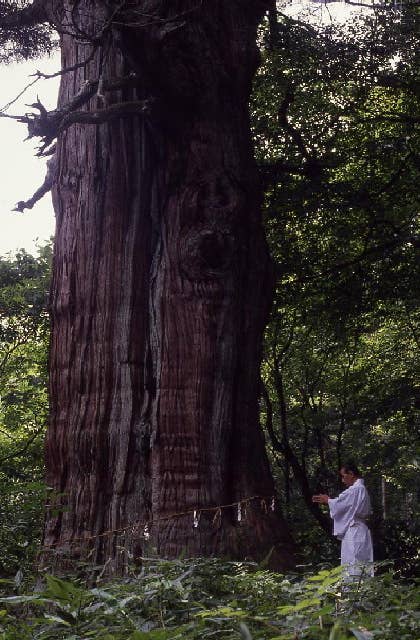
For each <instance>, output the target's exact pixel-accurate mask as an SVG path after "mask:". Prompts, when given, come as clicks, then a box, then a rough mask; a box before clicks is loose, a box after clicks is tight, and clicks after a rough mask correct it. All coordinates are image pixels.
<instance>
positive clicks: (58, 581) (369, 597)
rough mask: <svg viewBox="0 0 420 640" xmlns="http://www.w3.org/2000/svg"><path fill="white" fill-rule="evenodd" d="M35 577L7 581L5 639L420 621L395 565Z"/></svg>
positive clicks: (334, 628) (174, 564)
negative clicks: (373, 571)
mask: <svg viewBox="0 0 420 640" xmlns="http://www.w3.org/2000/svg"><path fill="white" fill-rule="evenodd" d="M33 580H34V583H33V585H32V586H30V585H29V584H28V583H27V584H26V586H25V587H24V588H23V586H22V584H23V583H24V582H25V581H23V583H22V576H19V577H18V579H17V580H15V582H10V581H7V580H2V581H1V583H0V587H1V589H2V592H3V595H2V597H1V598H0V639H1V640H52V639H54V640H91V639H96V638H97V639H98V640H99V639H101V640H147V639H148V640H169V639H171V640H176V639H181V638H182V639H185V640H198V639H200V640H201V639H203V640H205V639H210V638H211V639H213V638H216V639H217V638H221V639H223V640H234V639H241V638H242V639H243V640H257V639H261V640H262V639H267V640H300V639H302V640H303V639H308V640H324V639H325V640H347V639H353V640H354V638H356V640H374V639H378V640H388V639H389V640H391V639H392V640H394V639H396V638H398V640H405V639H407V640H408V639H410V640H411V639H413V638H415V637H417V636H416V631H417V632H418V630H419V613H418V603H419V589H418V585H416V583H415V582H400V581H398V580H397V579H396V577H395V576H394V575H393V573H392V572H388V573H385V574H383V575H381V576H379V577H375V578H366V579H363V580H360V581H358V582H354V583H352V584H350V585H348V584H347V585H345V584H344V586H343V583H342V579H341V571H340V569H339V568H335V569H323V570H320V571H318V572H317V573H314V572H306V573H305V574H304V575H287V576H286V575H281V574H277V573H273V572H270V571H268V570H265V569H262V568H260V567H258V566H257V565H254V564H251V563H237V562H236V563H232V562H223V561H220V560H214V559H194V560H179V561H158V560H145V561H144V564H143V568H142V569H141V571H140V572H139V573H138V574H137V575H133V576H131V577H130V578H126V579H120V580H116V581H112V582H102V581H101V580H97V581H95V583H94V584H92V582H90V583H88V582H87V581H83V580H81V579H80V578H67V579H65V580H64V579H63V578H60V577H57V576H54V575H45V576H42V577H38V579H37V580H36V581H35V579H33ZM11 592H14V595H11Z"/></svg>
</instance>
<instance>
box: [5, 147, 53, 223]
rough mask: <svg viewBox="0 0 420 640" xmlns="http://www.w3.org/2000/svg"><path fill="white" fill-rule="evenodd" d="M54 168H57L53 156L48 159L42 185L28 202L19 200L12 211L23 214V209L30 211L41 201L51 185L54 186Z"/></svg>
mask: <svg viewBox="0 0 420 640" xmlns="http://www.w3.org/2000/svg"><path fill="white" fill-rule="evenodd" d="M56 168H57V161H56V157H55V155H54V156H53V157H52V158H50V159H49V160H48V162H47V173H46V176H45V180H44V182H43V183H42V185H41V186H40V187H39V189H37V190H36V191H35V193H34V195H33V196H32V198H29V200H26V202H25V201H23V200H20V202H18V203H17V205H16V207H15V208H14V209H13V211H20V212H21V213H23V211H24V210H25V209H32V207H33V206H34V205H35V204H36V203H37V202H38V201H39V200H41V198H42V197H43V196H44V195H45V194H46V193H48V192H49V191H50V190H51V188H52V186H53V184H54V180H55V176H56Z"/></svg>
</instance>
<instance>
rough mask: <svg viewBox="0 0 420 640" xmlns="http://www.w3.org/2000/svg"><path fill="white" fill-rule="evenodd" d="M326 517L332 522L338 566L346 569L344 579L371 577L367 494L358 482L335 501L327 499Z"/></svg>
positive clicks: (371, 559)
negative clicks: (347, 577)
mask: <svg viewBox="0 0 420 640" xmlns="http://www.w3.org/2000/svg"><path fill="white" fill-rule="evenodd" d="M328 506H329V508H330V516H331V518H333V520H334V532H333V533H334V535H335V536H337V538H338V539H339V540H341V564H342V565H346V566H347V573H348V575H350V576H352V575H360V574H361V573H364V574H367V575H373V569H372V567H366V566H364V565H366V564H367V563H370V562H373V548H372V538H371V535H370V531H369V529H368V527H367V526H366V522H365V520H366V519H367V518H368V517H369V516H370V514H371V513H372V508H371V505H370V498H369V494H368V492H367V491H366V488H365V485H364V482H363V480H362V479H361V478H358V479H357V480H356V482H355V483H354V484H353V485H351V487H348V489H346V490H345V491H343V493H340V495H339V496H338V498H329V500H328Z"/></svg>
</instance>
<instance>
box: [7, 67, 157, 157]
mask: <svg viewBox="0 0 420 640" xmlns="http://www.w3.org/2000/svg"><path fill="white" fill-rule="evenodd" d="M137 84H138V79H137V77H136V76H135V75H134V74H132V75H130V76H127V77H125V78H118V79H116V80H106V81H104V82H103V86H102V87H101V88H102V90H103V91H117V90H119V89H122V88H126V87H136V86H137ZM98 86H99V80H95V81H90V82H87V83H85V84H84V85H83V86H82V88H81V89H80V91H79V93H78V94H76V95H75V96H74V97H73V98H72V99H71V100H70V101H69V102H68V103H67V104H66V105H64V106H62V107H60V108H58V109H54V110H52V111H47V110H46V108H45V107H44V105H43V104H42V103H41V102H40V100H39V99H38V100H37V102H35V103H34V104H31V105H28V106H30V107H32V108H33V109H37V110H38V111H39V114H34V113H27V114H25V115H22V116H14V115H9V114H6V113H0V117H2V118H11V119H13V120H17V121H18V122H22V123H23V124H26V125H27V127H28V138H27V139H29V138H34V137H36V138H41V139H42V141H43V145H42V146H41V149H40V151H39V153H38V155H42V154H43V153H44V151H45V149H46V148H47V147H48V146H49V145H50V144H51V143H52V142H53V140H55V138H56V137H57V135H58V134H59V133H62V132H63V131H64V130H65V129H67V128H68V127H69V126H70V125H72V124H76V123H80V124H100V123H102V122H106V121H108V120H111V119H113V118H119V117H123V116H124V115H127V114H136V115H140V114H145V113H147V112H148V111H149V110H150V107H151V104H152V102H153V99H147V100H143V101H133V102H122V103H118V104H113V105H111V106H110V107H108V108H107V109H101V110H99V111H91V112H89V111H78V109H80V107H82V106H84V105H85V104H87V103H88V102H89V100H90V99H91V98H93V96H94V95H95V93H96V92H97V90H98Z"/></svg>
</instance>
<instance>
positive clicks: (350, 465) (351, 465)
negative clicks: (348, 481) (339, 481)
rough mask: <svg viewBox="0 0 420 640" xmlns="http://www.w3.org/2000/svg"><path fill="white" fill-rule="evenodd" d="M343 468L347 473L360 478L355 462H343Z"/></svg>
mask: <svg viewBox="0 0 420 640" xmlns="http://www.w3.org/2000/svg"><path fill="white" fill-rule="evenodd" d="M341 468H342V469H344V471H345V472H346V473H353V474H354V475H355V476H360V471H359V469H358V467H357V464H356V463H355V462H354V461H353V460H346V462H343V464H342V465H341Z"/></svg>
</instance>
